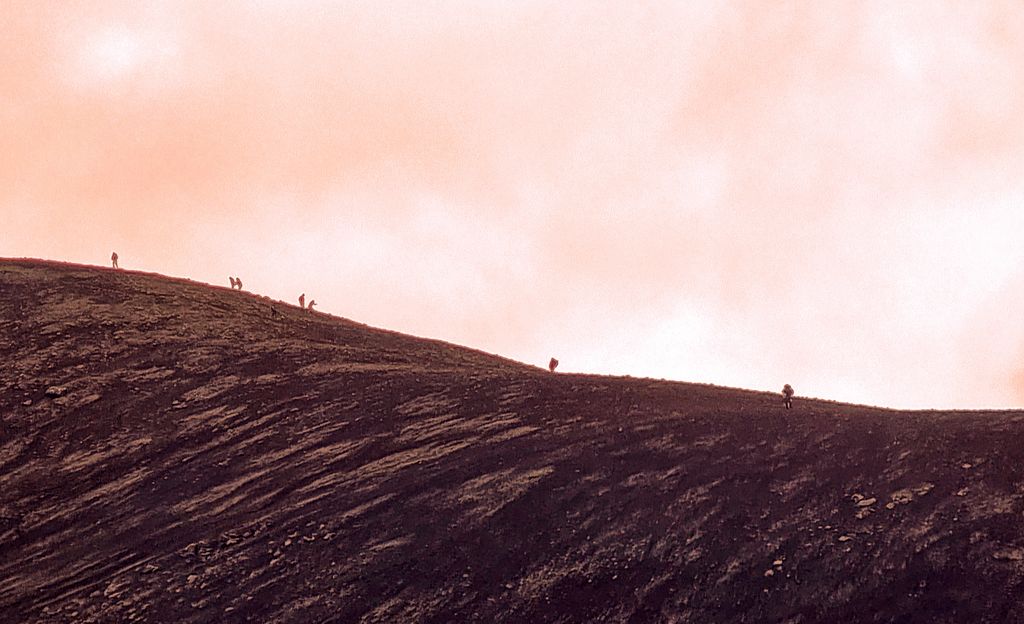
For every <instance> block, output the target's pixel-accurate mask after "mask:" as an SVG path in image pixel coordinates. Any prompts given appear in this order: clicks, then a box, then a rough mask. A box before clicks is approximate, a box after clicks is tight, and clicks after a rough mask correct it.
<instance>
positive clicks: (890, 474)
mask: <svg viewBox="0 0 1024 624" xmlns="http://www.w3.org/2000/svg"><path fill="white" fill-rule="evenodd" d="M225 279H226V276H225ZM555 355H560V356H565V357H564V358H563V359H569V356H568V355H567V354H555ZM784 381H793V382H794V383H795V384H796V385H797V390H799V384H798V383H796V380H784V379H780V380H779V384H778V385H779V386H780V387H781V385H782V383H783V382H784ZM0 416H2V422H0V622H26V623H29V622H76V623H79V622H133V621H139V622H183V623H188V622H381V623H384V622H387V623H391V622H488V623H489V622H701V623H703V622H717V623H721V622H749V623H755V622H756V623H761V622H789V623H797V622H800V623H811V622H950V623H952V622H974V623H984V622H1022V621H1024V598H1022V596H1024V584H1022V579H1024V412H1019V411H1012V412H1006V411H1004V412H939V411H925V412H899V411H891V410H884V409H877V408H868V407H861V406H855V405H847V404H838V403H832V402H827V401H819V400H806V399H801V398H799V397H798V398H797V400H796V401H795V408H794V409H793V410H790V411H786V410H783V409H782V407H781V400H780V399H779V397H778V396H777V395H776V394H774V393H768V392H752V391H744V390H735V389H729V388H720V387H713V386H705V385H695V384H686V383H675V382H666V381H656V380H649V379H635V378H613V377H600V376H586V375H569V374H551V373H548V372H547V371H546V370H541V369H539V368H534V367H529V366H525V365H523V364H519V363H516V362H512V361H509V360H505V359H502V358H499V357H496V356H492V355H488V354H484V353H480V352H477V351H473V350H471V349H467V348H463V347H457V346H454V345H450V344H446V343H442V342H437V341H431V340H424V339H419V338H413V337H410V336H404V335H401V334H397V333H393V332H388V331H383V330H378V329H372V328H369V327H366V326H364V325H360V324H358V323H355V322H352V321H349V320H345V319H341V318H337V317H332V316H328V315H324V314H319V313H317V314H309V313H305V312H302V311H300V310H299V309H298V308H296V307H294V306H291V305H287V304H283V303H280V302H276V301H271V300H269V299H266V298H263V297H260V296H258V295H254V294H251V293H244V292H238V291H233V290H230V289H228V288H227V287H214V286H209V285H206V284H200V283H194V282H189V281H187V280H180V279H171V278H166V277H162V276H157V275H149V274H142V273H133V272H129V271H113V270H110V269H101V268H96V267H85V266H77V265H67V264H58V263H49V262H42V261H29V260H3V261H0Z"/></svg>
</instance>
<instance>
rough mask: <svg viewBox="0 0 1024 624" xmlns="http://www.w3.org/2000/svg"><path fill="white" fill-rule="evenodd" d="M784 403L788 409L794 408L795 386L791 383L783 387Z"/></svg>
mask: <svg viewBox="0 0 1024 624" xmlns="http://www.w3.org/2000/svg"><path fill="white" fill-rule="evenodd" d="M782 404H783V405H785V406H786V409H793V386H791V385H789V384H786V385H785V386H783V387H782Z"/></svg>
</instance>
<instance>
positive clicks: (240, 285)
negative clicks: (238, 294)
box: [235, 277, 242, 290]
mask: <svg viewBox="0 0 1024 624" xmlns="http://www.w3.org/2000/svg"><path fill="white" fill-rule="evenodd" d="M235 284H237V285H238V290H242V278H240V277H236V278H235Z"/></svg>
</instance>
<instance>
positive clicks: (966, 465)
mask: <svg viewBox="0 0 1024 624" xmlns="http://www.w3.org/2000/svg"><path fill="white" fill-rule="evenodd" d="M960 467H961V468H963V469H964V470H970V469H971V468H974V465H973V464H969V463H967V462H964V463H962V464H960Z"/></svg>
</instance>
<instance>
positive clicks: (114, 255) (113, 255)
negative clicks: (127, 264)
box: [110, 251, 117, 269]
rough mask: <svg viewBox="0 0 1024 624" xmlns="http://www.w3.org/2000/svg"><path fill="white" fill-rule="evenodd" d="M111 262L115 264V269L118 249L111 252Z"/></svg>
mask: <svg viewBox="0 0 1024 624" xmlns="http://www.w3.org/2000/svg"><path fill="white" fill-rule="evenodd" d="M110 264H112V265H114V268H115V269H116V268H117V252H116V251H115V252H114V253H112V254H110Z"/></svg>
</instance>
